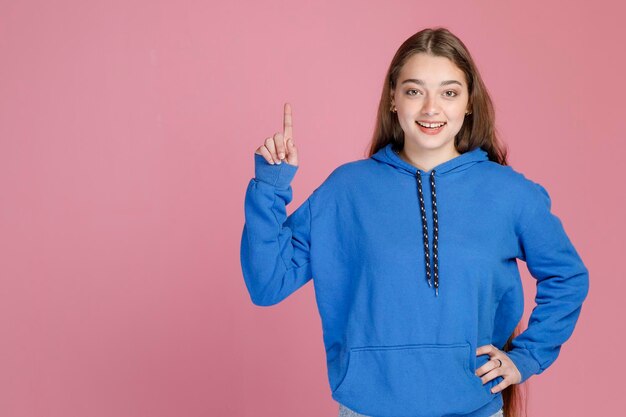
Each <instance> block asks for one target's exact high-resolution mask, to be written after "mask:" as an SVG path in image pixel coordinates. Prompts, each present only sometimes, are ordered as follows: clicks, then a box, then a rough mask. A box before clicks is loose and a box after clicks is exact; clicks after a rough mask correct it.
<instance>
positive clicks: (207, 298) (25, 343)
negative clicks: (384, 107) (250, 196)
mask: <svg viewBox="0 0 626 417" xmlns="http://www.w3.org/2000/svg"><path fill="white" fill-rule="evenodd" d="M215 3H218V2H210V1H209V2H204V1H173V0H159V1H146V0H143V1H138V0H135V1H129V0H123V1H122V0H106V1H104V0H99V1H95V0H91V1H78V0H62V1H54V2H50V1H43V0H39V1H33V0H20V1H6V0H4V1H2V2H1V3H0V59H1V61H0V62H1V64H0V331H1V332H2V335H1V336H0V415H1V416H6V417H40V416H46V417H56V416H59V417H61V416H63V417H69V416H72V417H74V416H76V417H78V416H81V417H82V416H90V417H100V416H116V417H118V416H120V417H121V416H133V417H134V416H150V417H161V416H187V417H191V416H235V417H256V416H261V417H263V416H267V417H270V416H271V417H279V416H293V415H297V416H301V417H306V416H311V417H313V416H315V417H318V416H329V417H332V416H336V413H337V405H336V403H335V402H334V401H333V400H332V399H331V397H330V390H329V387H328V382H327V377H326V368H325V357H324V348H323V342H322V333H321V323H320V320H319V316H318V314H317V310H316V305H315V299H314V292H313V285H312V283H309V284H307V285H306V286H305V287H303V288H302V289H301V290H299V291H297V292H296V293H295V294H293V295H292V296H291V297H290V298H288V299H287V300H285V301H284V302H283V303H281V304H279V305H277V306H274V307H271V308H263V307H257V306H254V305H253V304H252V303H251V302H250V299H249V297H248V294H247V292H246V288H245V285H244V281H243V277H242V276H241V270H240V266H239V239H240V236H241V228H242V226H243V197H244V192H245V187H246V185H247V182H248V181H249V179H250V178H251V177H252V175H253V152H254V150H255V149H256V148H257V147H258V146H259V145H260V144H261V143H262V141H263V139H264V138H265V137H267V136H270V135H272V134H273V133H274V132H275V131H277V130H279V129H281V122H282V119H281V118H282V105H283V103H284V102H285V101H289V102H290V103H292V106H293V112H294V116H293V117H294V138H295V140H296V143H297V144H298V148H299V155H300V161H301V162H300V170H299V172H298V175H297V176H296V178H295V180H294V182H293V186H294V201H293V202H292V204H291V205H290V209H291V210H293V208H294V207H297V206H298V205H299V204H300V203H301V202H302V201H303V200H304V199H305V198H306V197H307V196H308V195H309V193H310V192H311V191H312V190H313V189H314V188H315V187H316V186H317V185H318V184H319V183H320V182H321V181H322V180H323V179H324V178H325V177H326V176H327V175H328V174H329V173H330V171H331V170H332V169H333V168H334V167H336V166H338V165H339V164H341V163H344V162H347V161H349V160H353V159H358V158H362V157H363V156H364V152H365V148H366V146H367V142H368V140H369V136H370V133H371V130H372V127H373V122H374V115H375V110H376V106H377V102H378V98H379V95H380V88H381V86H382V81H383V80H382V78H383V76H384V73H385V70H386V68H387V65H388V63H389V61H390V59H391V57H392V55H393V53H394V52H395V50H396V48H397V47H398V46H399V45H400V43H401V42H402V41H403V40H404V39H406V38H407V37H408V36H410V35H411V34H413V33H414V32H417V31H418V30H420V29H422V28H424V27H427V26H438V25H441V26H446V27H448V28H449V29H451V30H452V31H453V32H454V33H456V34H457V35H458V36H460V37H461V39H463V41H464V42H465V43H466V45H467V46H468V47H469V48H470V50H471V51H472V53H473V55H474V57H475V59H476V61H477V62H478V65H479V68H480V70H481V71H482V75H483V77H484V79H485V82H486V83H487V85H488V87H489V90H490V92H491V94H492V97H493V99H494V101H495V103H496V111H497V116H498V119H497V120H498V126H499V131H500V133H501V134H502V136H503V139H504V140H505V142H506V143H507V144H508V145H509V150H510V162H511V165H513V166H514V167H515V168H516V169H518V170H520V171H522V172H524V173H525V174H527V175H528V176H529V177H531V178H533V179H535V180H537V181H539V182H541V183H542V184H544V185H545V186H546V187H547V188H548V190H550V193H551V196H552V198H553V208H554V210H555V212H556V213H557V214H558V215H559V216H560V217H561V219H562V220H563V222H564V224H565V226H566V229H567V231H568V233H569V235H570V237H571V239H572V241H573V242H574V244H575V245H576V247H577V249H578V251H579V252H580V254H581V256H582V257H583V259H584V260H585V262H586V264H587V265H588V267H589V269H590V272H591V281H592V282H591V291H590V295H589V298H588V300H587V302H586V305H585V307H584V308H583V312H582V315H581V319H580V321H579V325H578V327H577V329H576V331H575V333H574V335H573V337H572V338H571V339H570V341H568V342H567V344H566V345H565V346H564V348H563V350H562V352H561V356H560V357H559V359H558V360H557V362H556V363H555V364H554V365H553V366H552V367H551V368H550V369H549V370H548V371H546V372H545V373H544V374H543V375H541V376H538V377H533V379H532V380H531V381H529V384H530V393H531V397H530V400H529V401H530V403H529V407H530V413H529V415H530V416H532V417H548V416H571V417H575V416H590V415H611V414H613V413H614V412H615V411H617V410H619V409H620V408H621V401H620V400H621V389H620V387H621V384H622V383H621V375H623V374H624V371H626V369H625V368H626V366H625V365H624V361H623V354H622V351H623V344H622V343H621V342H622V340H623V338H624V337H623V330H621V329H623V324H624V320H623V318H624V302H623V299H624V294H625V291H626V284H625V282H626V281H625V280H624V278H625V272H626V268H625V267H624V264H623V263H622V262H621V261H622V260H623V258H624V249H626V247H625V245H624V243H623V239H622V237H623V236H624V234H625V233H626V228H625V222H624V218H623V212H624V209H625V208H626V204H625V198H624V197H625V193H624V189H625V187H624V185H623V180H624V179H625V176H624V173H623V167H624V162H623V155H624V152H625V151H626V145H625V142H624V135H623V133H622V132H621V131H620V132H618V121H619V122H622V121H623V120H624V113H625V111H626V108H625V105H624V103H625V99H626V89H625V88H624V85H625V84H624V81H623V77H624V74H625V73H626V71H625V70H626V68H625V67H626V66H625V65H624V54H623V52H622V50H623V45H621V44H622V43H623V40H624V39H625V36H626V30H625V29H624V24H623V21H622V20H623V16H624V10H623V9H621V10H620V8H621V6H619V4H620V3H619V2H615V1H614V2H604V1H594V2H584V3H583V2H579V3H572V2H570V3H568V4H567V5H565V6H564V4H563V3H562V2H560V1H545V0H544V1H526V2H518V3H516V4H515V5H512V4H510V3H512V2H490V1H474V2H468V1H459V2H438V3H437V2H434V3H433V2H419V1H395V2H377V3H374V2H372V3H371V4H367V3H363V2H362V1H356V0H351V1H343V2H336V1H328V0H325V1H317V2H309V1H307V2H304V1H300V2H298V1H271V2H260V1H245V2H219V4H215ZM291 210H290V211H291ZM523 272H524V278H525V287H526V289H527V293H526V297H527V312H526V315H525V317H527V316H528V314H529V312H530V309H531V307H532V306H533V305H534V304H533V297H534V282H533V280H532V278H531V277H530V276H529V275H528V273H527V271H526V270H525V269H524V271H523ZM618 326H619V330H618ZM618 407H620V408H618Z"/></svg>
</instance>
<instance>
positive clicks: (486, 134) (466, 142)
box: [367, 27, 528, 417]
mask: <svg viewBox="0 0 626 417" xmlns="http://www.w3.org/2000/svg"><path fill="white" fill-rule="evenodd" d="M420 52H423V53H427V54H430V55H433V56H440V57H445V58H448V59H449V60H450V61H452V62H453V63H454V64H455V65H456V66H457V67H458V68H459V69H460V70H461V71H463V73H464V74H465V78H466V82H467V85H468V91H469V102H468V108H469V109H470V111H471V114H468V115H467V116H466V117H465V120H464V122H463V126H462V127H461V129H460V130H459V132H458V133H457V135H456V136H455V138H454V146H455V147H456V150H457V151H458V152H459V153H465V152H467V151H470V150H472V149H475V148H476V147H478V146H481V147H482V148H483V149H484V150H485V151H487V154H488V156H489V159H490V160H491V161H494V162H497V163H499V164H501V165H507V149H506V147H505V146H504V145H503V144H502V143H501V142H500V141H499V139H498V136H499V135H498V133H497V131H496V127H495V112H494V108H493V103H492V101H491V98H490V97H489V93H488V92H487V88H486V87H485V84H484V83H483V80H482V78H481V76H480V73H479V72H478V68H477V67H476V65H475V64H474V60H473V59H472V57H471V55H470V53H469V51H468V50H467V48H466V47H465V45H464V44H463V42H461V40H460V39H459V38H457V37H456V36H455V35H453V34H452V33H451V32H450V31H449V30H448V29H446V28H444V27H437V28H427V29H424V30H421V31H419V32H417V33H416V34H414V35H412V36H411V37H410V38H408V39H407V40H406V41H404V43H403V44H402V45H400V48H398V50H397V52H396V54H395V55H394V57H393V59H392V60H391V64H390V65H389V69H388V70H387V74H386V76H385V80H384V83H383V91H382V94H381V97H380V103H379V105H378V115H377V117H376V126H375V128H374V134H373V136H372V140H371V143H370V144H369V151H368V155H367V156H368V157H369V156H372V155H373V154H375V153H376V152H377V151H378V150H380V149H381V148H383V147H384V146H386V145H387V144H389V143H393V146H394V148H395V149H396V150H400V149H402V148H403V147H404V131H403V130H402V128H401V126H400V123H399V122H398V118H397V116H396V114H395V113H393V112H391V92H392V91H393V90H394V89H395V87H396V83H397V81H398V76H399V75H400V70H401V69H402V67H403V65H404V64H405V63H406V62H407V60H408V59H409V58H411V57H412V56H413V55H414V54H417V53H420ZM520 330H521V329H520V326H519V324H518V326H517V327H516V328H515V330H514V331H513V333H512V334H511V336H510V337H509V339H508V340H507V342H506V343H505V345H504V347H503V350H504V351H505V352H508V351H509V350H510V348H511V346H510V343H511V340H512V339H513V338H514V337H515V336H517V335H518V334H519V333H520ZM526 385H527V384H525V383H524V384H521V385H520V384H512V385H509V386H508V387H507V388H505V389H504V391H502V398H503V401H504V407H503V408H504V416H505V417H521V416H522V413H524V415H525V414H526V409H527V407H526V404H525V403H526V402H527V401H528V395H527V392H524V393H522V386H523V387H524V390H525V391H527V387H526ZM524 400H525V401H524Z"/></svg>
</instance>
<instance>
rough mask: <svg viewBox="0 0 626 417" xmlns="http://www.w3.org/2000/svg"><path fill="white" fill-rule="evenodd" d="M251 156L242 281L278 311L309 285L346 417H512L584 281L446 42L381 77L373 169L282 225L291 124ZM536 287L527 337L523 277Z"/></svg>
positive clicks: (543, 199)
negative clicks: (522, 265) (522, 270)
mask: <svg viewBox="0 0 626 417" xmlns="http://www.w3.org/2000/svg"><path fill="white" fill-rule="evenodd" d="M283 126H284V131H283V132H282V133H281V132H276V133H275V134H274V135H273V136H272V137H267V138H266V139H265V141H264V143H263V144H262V145H261V146H259V147H258V148H257V150H256V152H255V154H254V162H255V177H254V178H252V179H251V180H250V182H249V183H248V188H247V190H246V197H245V220H246V221H245V224H244V227H243V233H242V236H241V266H242V271H243V276H244V280H245V283H246V286H247V289H248V292H249V293H250V297H251V299H252V302H253V303H255V304H257V305H260V306H270V305H274V304H276V303H279V302H280V301H282V300H284V299H285V298H286V297H288V296H289V295H290V294H292V293H293V292H294V291H296V290H297V289H298V288H300V287H302V286H303V285H304V284H306V283H307V282H308V281H309V280H311V279H315V293H316V301H317V307H318V310H319V313H320V317H321V319H322V327H323V334H324V345H325V348H326V358H327V367H328V380H329V383H330V388H331V393H332V398H333V399H335V400H336V401H337V402H338V403H339V406H340V408H339V415H340V416H375V417H387V416H389V417H391V416H413V417H433V416H449V415H454V416H457V417H463V416H465V417H494V416H502V415H504V416H506V417H521V415H522V413H521V411H522V410H521V403H520V395H519V387H520V384H522V383H523V382H525V381H526V380H528V378H530V377H531V376H532V375H536V374H540V373H542V372H543V371H545V370H546V369H547V368H548V367H549V366H550V365H551V364H552V363H553V362H554V361H555V360H556V358H557V356H558V354H559V351H560V348H561V345H562V344H563V343H564V342H565V341H566V340H567V339H568V338H569V337H570V335H571V334H572V332H573V330H574V327H575V324H576V322H577V320H578V316H579V314H580V311H581V307H582V303H583V300H584V299H585V298H586V296H587V292H588V288H589V273H588V270H587V268H586V266H585V265H584V263H583V261H582V260H581V258H580V256H579V255H578V253H577V251H576V249H575V248H574V246H573V245H572V242H571V241H570V240H569V238H568V236H567V234H566V233H565V230H564V228H563V224H562V222H561V220H560V219H559V218H558V217H557V216H556V215H555V214H553V213H552V211H551V199H550V196H549V194H548V192H547V190H546V189H545V188H544V187H543V186H542V185H540V184H539V183H536V182H534V181H532V180H530V179H528V178H526V177H525V176H524V175H523V174H522V173H520V172H517V171H515V170H514V169H513V168H511V167H510V166H508V165H507V161H506V152H505V150H504V148H503V147H502V145H501V144H500V143H499V140H498V138H497V137H496V134H495V128H494V112H493V107H492V104H491V99H490V98H489V95H488V94H487V90H486V88H485V87H484V85H483V82H482V80H481V77H480V74H479V73H478V70H477V68H476V66H475V64H474V62H473V60H472V58H471V56H470V54H469V52H468V51H467V49H466V48H465V46H464V45H463V43H462V42H461V41H460V40H459V39H458V38H457V37H456V36H454V35H453V34H452V33H451V32H450V31H448V30H447V29H445V28H436V29H424V30H422V31H420V32H418V33H416V34H415V35H413V36H411V37H410V38H409V39H407V40H406V41H405V42H404V43H403V44H402V45H401V46H400V48H399V49H398V51H397V52H396V54H395V56H394V57H393V59H392V62H391V64H390V66H389V69H388V71H387V74H386V77H385V83H384V87H383V91H382V95H381V99H380V102H379V108H378V116H377V120H376V127H375V131H374V135H373V138H372V141H371V146H370V150H369V155H368V158H366V159H360V160H356V161H350V162H347V163H345V164H343V165H341V166H339V167H338V168H336V169H335V170H334V171H333V172H332V173H331V174H330V175H329V176H328V178H326V180H325V181H324V182H323V183H322V184H321V185H320V186H319V187H318V188H316V189H315V191H314V192H313V193H312V194H311V195H310V196H309V197H308V198H307V199H306V200H305V201H304V203H302V204H301V205H300V206H299V207H298V208H297V209H296V210H295V211H294V212H293V213H292V214H291V215H289V216H287V213H286V205H287V204H289V202H290V201H291V199H292V189H291V181H292V180H293V178H294V176H295V173H296V171H297V169H298V149H297V147H296V146H295V144H294V140H293V132H292V127H293V123H292V109H291V105H290V104H288V103H286V104H285V107H284V118H283ZM518 259H520V260H523V261H525V262H526V265H527V267H528V269H529V271H530V273H531V274H532V276H533V277H534V278H535V279H536V280H537V285H536V288H537V295H536V297H535V299H536V300H541V303H539V304H538V305H536V306H535V307H534V308H533V310H532V314H531V316H530V320H529V326H528V328H527V329H526V330H525V331H523V332H521V333H520V332H519V329H520V328H519V327H518V325H519V322H520V319H521V318H522V314H523V311H524V293H523V287H522V283H521V279H520V274H519V270H518V264H517V260H518Z"/></svg>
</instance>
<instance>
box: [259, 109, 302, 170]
mask: <svg viewBox="0 0 626 417" xmlns="http://www.w3.org/2000/svg"><path fill="white" fill-rule="evenodd" d="M291 129H292V123H291V105H290V104H289V103H285V109H284V116H283V133H281V132H276V133H274V137H269V138H266V139H265V143H264V144H263V145H261V146H260V147H259V148H257V150H256V152H255V153H256V154H258V155H262V156H263V157H264V158H265V159H266V160H267V162H269V163H270V164H274V163H276V164H280V163H281V162H282V161H285V162H287V163H288V164H290V165H295V166H297V165H298V150H297V149H296V146H295V145H294V144H293V134H292V130H291Z"/></svg>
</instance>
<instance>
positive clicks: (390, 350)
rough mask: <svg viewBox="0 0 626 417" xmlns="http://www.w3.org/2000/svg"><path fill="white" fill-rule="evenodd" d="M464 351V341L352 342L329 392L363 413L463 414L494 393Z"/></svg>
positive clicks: (419, 416)
mask: <svg viewBox="0 0 626 417" xmlns="http://www.w3.org/2000/svg"><path fill="white" fill-rule="evenodd" d="M470 357H471V356H470V344H469V343H456V344H419V345H401V346H383V347H380V346H377V347H374V346H370V347H358V348H352V349H350V353H349V356H348V369H347V371H346V373H345V376H344V378H343V380H342V381H341V382H340V383H339V385H338V386H337V387H336V388H335V390H334V391H333V398H335V400H337V401H339V402H340V403H343V404H346V405H347V406H348V407H350V406H352V407H354V408H353V409H356V410H355V411H358V412H359V413H361V414H366V415H388V416H397V417H401V416H407V417H408V416H413V417H432V416H444V415H447V414H467V413H470V412H471V411H473V410H476V409H477V408H479V407H481V406H482V405H484V404H486V403H487V402H489V401H490V400H491V399H493V398H494V397H495V395H496V394H492V393H491V392H490V391H489V389H490V388H489V387H487V386H486V385H488V384H485V385H483V383H482V381H481V379H480V378H479V377H478V376H476V375H475V374H474V373H473V372H472V371H470V368H469V364H470Z"/></svg>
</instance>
